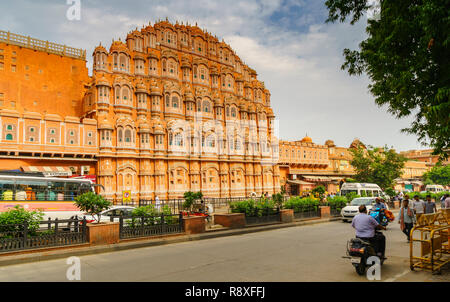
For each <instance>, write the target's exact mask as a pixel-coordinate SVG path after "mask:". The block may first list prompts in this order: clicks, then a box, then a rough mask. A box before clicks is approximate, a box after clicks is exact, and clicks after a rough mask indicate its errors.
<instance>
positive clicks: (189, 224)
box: [183, 216, 206, 235]
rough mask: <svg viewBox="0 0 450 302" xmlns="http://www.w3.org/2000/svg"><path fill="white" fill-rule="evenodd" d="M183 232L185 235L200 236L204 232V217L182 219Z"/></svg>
mask: <svg viewBox="0 0 450 302" xmlns="http://www.w3.org/2000/svg"><path fill="white" fill-rule="evenodd" d="M183 226H184V232H185V233H186V234H188V235H189V234H200V233H204V232H205V231H206V221H205V217H202V216H186V217H183Z"/></svg>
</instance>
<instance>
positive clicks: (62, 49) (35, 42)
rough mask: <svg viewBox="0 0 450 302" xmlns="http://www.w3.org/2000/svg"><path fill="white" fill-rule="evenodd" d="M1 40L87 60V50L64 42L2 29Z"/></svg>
mask: <svg viewBox="0 0 450 302" xmlns="http://www.w3.org/2000/svg"><path fill="white" fill-rule="evenodd" d="M0 41H1V42H5V43H7V44H12V45H17V46H21V47H26V48H30V49H34V50H40V51H45V52H48V53H52V54H56V55H61V56H66V57H71V58H75V59H81V60H86V51H85V50H83V49H79V48H74V47H69V46H66V45H62V44H57V43H52V42H49V41H43V40H39V39H35V38H31V37H29V36H22V35H18V34H14V33H11V32H9V31H3V30H0Z"/></svg>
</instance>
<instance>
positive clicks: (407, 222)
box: [398, 195, 414, 242]
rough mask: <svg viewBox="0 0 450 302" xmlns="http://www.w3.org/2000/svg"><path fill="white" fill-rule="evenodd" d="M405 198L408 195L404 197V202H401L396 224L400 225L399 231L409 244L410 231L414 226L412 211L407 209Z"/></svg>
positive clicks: (406, 198)
mask: <svg viewBox="0 0 450 302" xmlns="http://www.w3.org/2000/svg"><path fill="white" fill-rule="evenodd" d="M407 196H408V195H406V196H405V200H403V205H402V208H401V209H400V218H399V220H398V223H399V224H400V229H401V230H402V232H403V233H405V235H406V237H407V238H408V242H409V241H410V239H411V237H410V236H411V230H412V228H413V226H414V211H413V210H412V209H411V208H410V207H409V197H407Z"/></svg>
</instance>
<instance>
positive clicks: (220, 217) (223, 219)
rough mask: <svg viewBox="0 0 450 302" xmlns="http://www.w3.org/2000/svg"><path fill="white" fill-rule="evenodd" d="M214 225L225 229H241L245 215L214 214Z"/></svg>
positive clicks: (243, 225)
mask: <svg viewBox="0 0 450 302" xmlns="http://www.w3.org/2000/svg"><path fill="white" fill-rule="evenodd" d="M214 223H215V224H220V225H221V226H224V227H227V228H243V227H245V214H244V213H233V214H214Z"/></svg>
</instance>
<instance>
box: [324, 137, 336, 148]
mask: <svg viewBox="0 0 450 302" xmlns="http://www.w3.org/2000/svg"><path fill="white" fill-rule="evenodd" d="M325 145H327V146H328V147H336V145H335V144H334V142H333V141H332V140H331V139H329V140H327V141H326V142H325Z"/></svg>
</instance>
